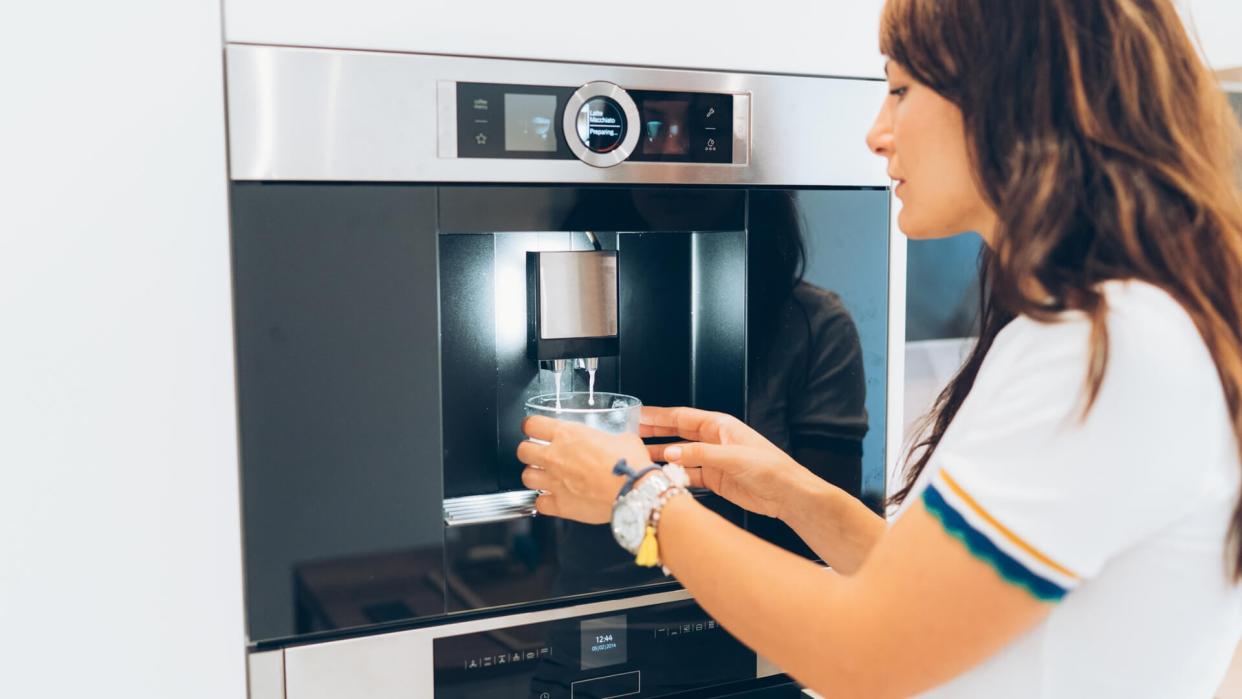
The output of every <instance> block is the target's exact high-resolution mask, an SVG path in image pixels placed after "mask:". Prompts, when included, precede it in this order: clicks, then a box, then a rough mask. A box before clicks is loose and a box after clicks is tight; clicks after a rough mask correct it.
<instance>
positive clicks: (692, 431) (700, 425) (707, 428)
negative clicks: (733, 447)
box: [639, 406, 743, 444]
mask: <svg viewBox="0 0 1242 699" xmlns="http://www.w3.org/2000/svg"><path fill="white" fill-rule="evenodd" d="M740 424H742V423H741V422H740V421H739V420H738V419H737V418H735V417H733V416H732V415H729V414H727V413H716V412H712V411H710V410H699V409H698V408H686V407H679V408H658V407H653V406H643V409H642V415H641V418H640V422H639V430H640V434H641V435H642V436H644V437H672V436H677V437H681V438H683V439H690V440H693V441H696V442H712V443H715V444H720V443H721V442H723V441H725V439H726V433H728V435H727V436H728V437H730V438H732V439H733V440H734V441H736V439H737V438H738V437H742V436H743V435H741V434H735V433H736V432H737V430H736V429H735V427H736V426H737V425H740Z"/></svg>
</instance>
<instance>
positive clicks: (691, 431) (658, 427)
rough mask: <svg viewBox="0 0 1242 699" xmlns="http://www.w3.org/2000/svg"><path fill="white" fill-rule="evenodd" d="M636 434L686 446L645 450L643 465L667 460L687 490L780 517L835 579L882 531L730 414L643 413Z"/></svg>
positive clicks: (863, 510)
mask: <svg viewBox="0 0 1242 699" xmlns="http://www.w3.org/2000/svg"><path fill="white" fill-rule="evenodd" d="M642 435H643V436H644V437H666V436H676V437H681V438H683V439H688V440H692V441H689V442H680V443H677V444H667V445H651V446H650V447H649V451H650V455H651V458H652V459H653V460H656V461H675V462H677V463H679V464H681V465H683V466H685V467H686V468H687V472H688V473H689V474H690V480H691V484H692V485H694V486H696V487H706V488H710V489H711V490H712V491H713V492H715V493H717V494H719V495H721V496H723V497H724V498H726V499H728V500H729V501H731V502H733V503H734V504H737V505H739V506H741V507H743V508H745V509H747V510H749V511H751V512H756V513H758V514H761V515H767V516H769V517H778V518H780V519H781V520H782V521H784V522H785V523H786V524H788V525H789V526H790V527H791V528H792V529H793V530H794V531H795V532H797V534H798V536H799V537H801V538H802V540H803V541H805V542H806V543H807V545H808V546H810V547H811V549H812V550H814V551H815V553H816V554H817V555H818V556H819V557H820V558H822V559H823V560H824V561H825V562H827V563H828V565H830V566H832V567H833V568H834V569H836V570H837V571H838V572H840V573H843V574H846V575H849V574H853V573H854V572H855V571H856V570H858V567H859V566H860V565H861V564H862V561H863V560H865V559H866V558H867V555H868V553H869V552H870V551H871V547H872V546H873V545H874V544H875V542H876V540H877V539H878V537H879V536H880V534H882V533H883V531H884V529H885V522H884V520H883V518H881V517H879V516H878V515H876V514H875V513H873V512H871V511H870V510H868V509H867V507H866V506H865V505H863V504H862V503H861V502H859V501H858V500H856V499H855V498H854V497H852V496H850V495H849V494H848V493H846V492H845V491H843V490H841V489H840V488H837V487H836V486H834V485H832V484H830V483H828V482H826V481H824V480H823V479H821V478H820V477H818V476H816V475H815V474H814V473H812V472H811V471H810V470H808V469H807V468H805V467H803V466H802V465H801V464H799V463H797V462H796V461H794V460H793V458H792V457H791V456H789V455H788V454H786V453H785V452H783V451H781V450H780V449H779V448H777V447H776V446H775V445H774V444H772V443H771V442H769V441H768V440H766V439H764V438H763V437H762V436H761V435H760V434H759V433H758V432H755V430H753V429H752V428H750V427H749V426H748V425H746V424H745V423H744V422H742V421H741V420H738V419H737V418H735V417H733V416H731V415H726V414H723V413H714V412H708V411H705V410H697V409H694V408H653V407H645V408H643V414H642Z"/></svg>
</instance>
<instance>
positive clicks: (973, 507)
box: [903, 282, 1242, 699]
mask: <svg viewBox="0 0 1242 699" xmlns="http://www.w3.org/2000/svg"><path fill="white" fill-rule="evenodd" d="M1103 289H1104V293H1105V296H1106V298H1107V300H1108V303H1109V313H1108V321H1107V323H1108V332H1109V340H1110V345H1109V347H1110V354H1109V362H1108V369H1107V373H1106V374H1105V378H1104V383H1103V386H1102V388H1101V391H1100V393H1099V396H1098V398H1097V400H1096V402H1095V405H1094V407H1093V408H1092V409H1091V411H1090V413H1088V415H1087V417H1086V420H1085V421H1082V420H1081V419H1080V417H1081V415H1082V406H1083V402H1082V401H1083V400H1084V399H1085V389H1084V386H1085V385H1086V384H1085V382H1086V375H1087V362H1088V356H1089V354H1088V353H1089V344H1088V343H1089V339H1090V323H1089V321H1088V320H1087V319H1086V317H1085V316H1084V315H1083V314H1081V313H1066V314H1064V316H1063V317H1064V320H1063V321H1061V322H1057V323H1051V324H1045V323H1040V322H1037V321H1035V320H1032V319H1030V318H1026V317H1020V318H1018V319H1016V320H1014V321H1013V322H1012V323H1011V324H1010V325H1009V326H1008V327H1006V328H1005V329H1004V330H1003V331H1002V332H1001V333H1000V335H999V336H998V337H997V339H996V341H995V343H994V344H993V346H992V349H991V351H990V352H989V353H988V355H987V358H986V359H985V361H984V363H983V366H982V367H981V368H980V370H979V375H978V377H977V379H976V381H975V385H974V388H973V390H972V391H971V392H970V395H969V396H968V397H967V399H966V400H965V402H964V403H963V405H962V407H961V409H960V411H959V412H958V414H957V416H956V418H955V419H954V420H953V423H952V425H951V426H950V427H949V429H948V430H947V431H946V432H945V434H944V437H943V439H942V441H941V444H940V446H939V448H938V449H937V450H936V453H935V455H934V456H933V458H932V460H931V462H930V463H929V464H928V467H927V469H926V470H925V471H924V473H923V474H921V475H920V478H919V482H918V483H917V484H916V487H915V489H914V491H913V493H912V495H911V496H910V497H909V498H908V499H907V501H906V503H905V506H904V508H903V509H908V508H909V507H912V506H915V505H916V504H918V505H919V506H922V507H926V508H927V509H928V511H930V512H931V513H932V514H933V516H935V517H936V518H937V519H938V520H939V521H940V522H941V524H942V525H944V526H945V528H946V529H947V530H948V531H950V532H951V533H952V534H953V535H954V536H955V537H956V538H958V539H959V540H961V541H962V542H963V544H964V545H966V546H967V547H968V548H969V549H970V550H971V552H972V553H973V554H974V555H975V556H976V557H978V558H980V559H981V560H984V561H986V562H987V563H989V564H990V565H991V566H992V567H993V568H994V569H996V571H997V572H998V574H999V575H1001V576H1003V577H1004V578H1005V579H1006V580H1008V581H1009V582H1011V583H1012V584H1015V585H1018V586H1020V587H1022V588H1024V589H1026V590H1027V591H1028V592H1029V593H1030V594H1032V595H1034V596H1036V597H1038V598H1040V599H1045V600H1050V601H1053V602H1054V604H1055V606H1054V607H1053V609H1052V612H1051V614H1050V615H1049V616H1048V617H1047V618H1046V619H1045V620H1044V621H1043V622H1041V623H1040V624H1039V625H1038V626H1036V627H1035V628H1033V629H1031V630H1029V631H1028V632H1027V633H1025V634H1023V635H1022V636H1021V637H1019V638H1018V639H1016V640H1015V641H1014V642H1013V643H1011V644H1010V645H1009V646H1007V647H1005V648H1004V649H1002V650H1001V651H999V652H998V653H997V654H996V655H994V656H993V657H991V658H990V659H989V660H987V661H985V662H984V663H982V664H981V665H978V666H976V667H974V668H972V669H971V670H968V671H967V672H965V673H964V674H962V675H960V676H958V677H957V678H955V679H953V680H952V681H950V682H949V683H947V684H945V685H943V686H941V687H939V688H936V689H934V690H932V691H930V692H927V693H926V694H924V695H923V696H925V697H953V698H955V699H958V698H961V697H986V698H987V699H997V698H999V697H1004V698H1006V699H1024V698H1027V697H1031V698H1034V697H1040V698H1045V699H1066V698H1072V697H1091V698H1092V699H1099V698H1101V697H1125V698H1126V699H1135V698H1138V697H1159V698H1161V699H1165V698H1168V697H1177V698H1181V697H1190V698H1194V697H1203V698H1204V699H1207V698H1209V697H1211V696H1212V695H1213V693H1214V692H1215V690H1216V688H1217V687H1218V685H1219V683H1220V681H1221V678H1222V677H1223V676H1224V673H1225V669H1226V667H1227V666H1228V663H1229V660H1230V657H1231V656H1232V654H1233V650H1234V648H1235V646H1236V644H1237V643H1238V639H1239V634H1240V633H1242V587H1238V586H1234V585H1231V584H1230V582H1229V579H1228V576H1227V574H1226V570H1227V569H1226V555H1227V553H1228V555H1232V552H1231V551H1230V552H1227V551H1226V544H1225V540H1226V535H1227V532H1228V529H1229V523H1230V518H1231V515H1232V513H1233V509H1234V506H1235V505H1236V504H1237V500H1238V489H1239V484H1240V481H1242V467H1240V466H1239V463H1238V451H1237V442H1236V440H1235V438H1234V434H1233V431H1232V429H1231V427H1230V422H1229V414H1228V410H1227V408H1226V404H1225V398H1224V392H1223V390H1222V389H1221V384H1220V378H1219V376H1218V374H1217V372H1216V367H1215V364H1214V363H1213V361H1212V358H1211V355H1210V354H1209V353H1208V351H1207V347H1206V346H1205V345H1204V343H1203V340H1202V338H1201V337H1200V335H1199V333H1198V331H1197V330H1196V328H1195V326H1194V324H1193V323H1192V321H1191V320H1190V317H1189V316H1188V315H1187V314H1186V312H1185V311H1184V310H1183V309H1182V308H1181V306H1180V305H1178V304H1177V303H1176V302H1175V301H1174V300H1173V299H1172V298H1171V297H1170V296H1168V295H1167V294H1166V293H1164V292H1163V291H1161V290H1159V289H1157V288H1156V287H1153V286H1151V285H1147V284H1142V283H1137V282H1109V283H1107V284H1105V285H1104V286H1103Z"/></svg>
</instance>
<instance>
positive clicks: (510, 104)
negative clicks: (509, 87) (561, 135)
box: [505, 93, 556, 153]
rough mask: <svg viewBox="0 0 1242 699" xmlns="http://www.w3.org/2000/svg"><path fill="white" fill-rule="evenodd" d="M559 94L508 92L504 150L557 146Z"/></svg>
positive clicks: (546, 150)
mask: <svg viewBox="0 0 1242 699" xmlns="http://www.w3.org/2000/svg"><path fill="white" fill-rule="evenodd" d="M555 118H556V95H527V94H515V93H505V150H507V151H522V152H528V153H529V152H541V153H549V152H554V151H555V150H556V129H555V128H554V123H553V120H554V119H555Z"/></svg>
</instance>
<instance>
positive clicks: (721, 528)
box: [659, 497, 1051, 698]
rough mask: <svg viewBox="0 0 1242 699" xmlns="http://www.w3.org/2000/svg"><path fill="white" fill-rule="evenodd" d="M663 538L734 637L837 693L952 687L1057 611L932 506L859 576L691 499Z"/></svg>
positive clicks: (677, 501) (881, 542) (666, 517)
mask: <svg viewBox="0 0 1242 699" xmlns="http://www.w3.org/2000/svg"><path fill="white" fill-rule="evenodd" d="M812 501H814V498H813V497H812V498H811V500H810V501H809V502H812ZM864 509H865V508H864ZM868 514H870V513H869V512H868ZM870 516H871V517H873V518H874V517H875V515H870ZM876 519H878V518H876ZM867 526H868V528H869V527H870V525H867ZM659 542H660V552H661V557H662V558H663V560H664V563H665V564H666V565H667V566H668V567H669V569H670V570H672V572H673V574H674V575H676V577H677V579H678V580H680V581H681V583H682V584H683V585H685V586H686V588H687V589H688V590H689V591H690V592H691V593H692V594H693V595H694V597H695V600H696V601H698V603H699V604H701V605H702V606H703V608H704V609H705V610H707V612H708V613H710V614H711V615H712V616H713V617H715V618H716V619H717V620H718V621H719V622H720V623H721V624H722V625H724V627H725V628H726V629H727V630H728V631H729V632H730V633H732V634H733V635H734V636H736V637H737V638H738V639H740V640H741V641H742V642H743V643H745V644H747V645H748V646H750V647H751V648H753V649H754V650H755V651H756V652H758V653H759V654H760V655H762V656H764V657H765V658H767V659H769V660H771V661H772V662H774V663H775V664H776V665H777V666H778V667H780V668H781V669H782V670H783V671H785V672H787V673H789V674H790V675H792V676H793V677H795V678H796V679H798V680H799V681H800V682H802V683H803V684H805V685H807V686H809V687H811V688H813V689H815V690H817V691H820V692H822V693H824V694H825V695H828V696H833V697H868V698H877V697H899V696H900V697H904V696H909V695H911V694H914V693H917V692H920V691H923V690H926V689H928V688H930V687H933V686H936V685H938V684H942V683H943V682H945V681H947V680H949V679H951V678H953V677H954V676H956V675H958V674H960V673H962V672H963V671H965V670H967V669H969V668H971V667H973V666H975V665H977V664H979V663H980V662H982V661H983V660H984V659H986V658H987V657H988V656H990V655H991V654H993V653H995V652H996V651H997V650H999V649H1000V648H1002V647H1003V646H1005V645H1006V644H1008V643H1010V642H1011V641H1013V640H1014V639H1015V638H1016V637H1017V636H1018V635H1019V634H1021V633H1022V632H1023V631H1025V630H1026V629H1029V628H1030V627H1032V626H1034V625H1035V624H1036V623H1038V622H1039V621H1040V620H1041V619H1042V618H1043V617H1044V616H1045V615H1046V614H1047V613H1048V612H1049V611H1050V609H1051V605H1050V604H1048V603H1046V602H1041V601H1040V600H1038V599H1037V598H1036V597H1034V596H1033V595H1032V594H1030V593H1029V592H1028V591H1027V590H1026V589H1024V588H1021V587H1018V586H1016V585H1013V584H1011V583H1009V582H1007V581H1006V580H1005V579H1004V578H1002V577H1001V576H1000V575H999V574H998V573H997V572H996V571H995V570H994V569H993V568H992V567H990V566H989V565H988V564H986V563H984V562H983V561H981V560H979V559H977V558H975V557H974V556H973V555H972V554H971V553H970V551H969V550H968V549H967V548H966V547H965V546H964V545H963V544H962V543H961V542H959V541H958V540H957V539H955V538H953V536H951V535H950V534H949V533H948V532H947V531H946V530H945V529H944V527H943V526H942V525H941V523H940V522H939V521H938V520H937V519H935V518H934V517H933V516H932V515H931V514H930V513H929V512H928V510H927V509H926V508H925V507H924V506H923V505H922V503H916V504H915V505H914V506H912V507H911V508H910V509H909V510H908V511H907V512H906V513H905V514H904V515H903V516H902V517H901V518H900V520H899V521H897V522H896V523H895V524H894V525H893V527H892V529H891V530H889V531H888V532H887V533H881V534H880V535H879V536H878V537H877V540H876V543H875V545H874V548H873V550H872V553H871V555H870V556H869V557H867V560H866V563H865V564H864V565H863V566H862V568H861V569H860V570H859V571H858V573H857V574H856V575H854V576H850V577H845V576H841V575H836V574H833V573H832V572H831V571H827V570H824V569H823V568H821V567H819V566H817V565H815V564H814V563H811V562H809V561H806V560H805V559H802V558H801V557H799V556H796V555H794V554H791V553H789V552H787V551H785V550H783V549H780V548H779V547H776V546H773V545H771V544H769V543H767V542H765V541H763V540H761V539H758V538H756V537H754V536H752V535H750V534H748V533H747V532H745V531H742V530H741V529H738V528H736V527H734V526H732V525H731V524H729V523H728V522H727V521H726V520H724V519H722V518H721V517H719V516H718V515H716V514H715V513H713V512H711V511H710V510H708V509H706V508H705V507H703V506H701V505H699V504H698V503H697V502H695V501H694V499H693V498H689V497H678V498H674V499H673V500H672V501H670V502H669V503H668V504H667V505H666V506H665V508H664V511H663V514H662V516H661V518H660V528H659Z"/></svg>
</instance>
